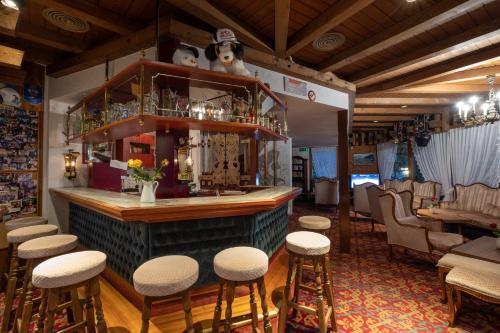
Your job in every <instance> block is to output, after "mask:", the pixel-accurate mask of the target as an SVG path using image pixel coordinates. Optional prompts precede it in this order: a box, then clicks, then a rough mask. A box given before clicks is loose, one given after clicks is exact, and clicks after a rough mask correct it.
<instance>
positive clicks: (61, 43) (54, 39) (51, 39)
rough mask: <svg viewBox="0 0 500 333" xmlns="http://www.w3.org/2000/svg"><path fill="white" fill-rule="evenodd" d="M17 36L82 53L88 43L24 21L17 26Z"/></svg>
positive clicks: (59, 48) (0, 31)
mask: <svg viewBox="0 0 500 333" xmlns="http://www.w3.org/2000/svg"><path fill="white" fill-rule="evenodd" d="M2 32H3V30H0V33H2ZM15 37H16V38H22V39H26V40H29V41H31V42H35V43H38V44H41V45H45V46H49V47H52V48H55V49H58V50H63V51H68V52H71V53H81V52H83V51H84V50H85V49H86V48H87V45H86V44H85V43H84V42H82V41H79V40H78V39H75V38H70V37H68V36H63V35H60V34H57V33H55V32H53V31H49V30H46V29H43V28H40V27H35V26H33V25H30V24H28V23H24V22H23V23H21V24H19V26H18V27H17V30H16V31H15Z"/></svg>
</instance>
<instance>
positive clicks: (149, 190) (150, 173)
mask: <svg viewBox="0 0 500 333" xmlns="http://www.w3.org/2000/svg"><path fill="white" fill-rule="evenodd" d="M169 163H170V162H169V161H168V160H167V159H164V160H163V161H161V165H160V167H159V168H154V169H145V168H144V167H143V163H142V161H141V160H139V159H130V160H128V162H127V164H128V167H129V168H130V169H131V170H132V174H131V176H132V178H133V179H135V180H137V181H140V182H141V183H142V192H141V202H145V203H152V202H155V200H156V196H155V193H156V189H157V188H158V184H159V183H158V180H160V179H161V178H162V177H163V173H162V170H163V168H166V167H167V166H168V165H169Z"/></svg>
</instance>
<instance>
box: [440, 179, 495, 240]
mask: <svg viewBox="0 0 500 333" xmlns="http://www.w3.org/2000/svg"><path fill="white" fill-rule="evenodd" d="M454 198H455V199H454V200H453V201H444V202H441V203H440V205H439V207H440V208H442V209H443V210H446V211H449V212H450V213H455V214H458V215H460V217H462V218H466V219H467V220H468V221H469V222H468V224H470V225H472V226H475V227H478V228H482V229H488V230H492V229H494V228H493V227H492V226H491V225H492V224H500V188H498V187H490V186H488V185H485V184H481V183H474V184H471V185H460V184H457V185H455V186H454Z"/></svg>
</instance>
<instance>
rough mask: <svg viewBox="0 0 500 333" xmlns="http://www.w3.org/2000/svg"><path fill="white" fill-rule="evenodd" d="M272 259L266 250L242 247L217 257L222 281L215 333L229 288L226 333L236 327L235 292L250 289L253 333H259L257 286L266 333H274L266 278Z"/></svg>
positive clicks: (217, 266) (215, 260) (214, 332)
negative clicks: (224, 294)
mask: <svg viewBox="0 0 500 333" xmlns="http://www.w3.org/2000/svg"><path fill="white" fill-rule="evenodd" d="M268 265H269V258H268V256H267V254H266V253H265V252H263V251H262V250H259V249H256V248H253V247H248V246H239V247H232V248H229V249H225V250H223V251H220V252H219V253H217V255H216V256H215V257H214V271H215V274H217V276H218V277H219V279H220V282H219V293H218V295H217V303H216V305H215V310H214V320H213V324H212V333H218V332H219V328H220V318H221V313H222V308H221V306H222V295H223V291H224V286H226V318H225V323H224V332H225V333H229V332H230V331H231V325H232V324H236V323H234V322H233V318H232V304H233V301H234V289H235V287H236V286H240V285H246V286H248V288H249V290H250V311H251V317H252V330H253V332H256V331H257V330H258V327H259V319H258V318H259V314H258V312H257V304H256V302H255V295H254V284H255V283H256V284H257V288H258V291H259V295H260V300H261V307H262V313H263V317H264V331H265V332H266V333H272V327H271V322H270V321H269V312H268V309H267V301H266V286H265V283H264V275H265V274H266V272H267V270H268Z"/></svg>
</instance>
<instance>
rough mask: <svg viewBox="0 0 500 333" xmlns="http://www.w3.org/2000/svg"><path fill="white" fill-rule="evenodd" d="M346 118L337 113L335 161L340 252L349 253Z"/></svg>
mask: <svg viewBox="0 0 500 333" xmlns="http://www.w3.org/2000/svg"><path fill="white" fill-rule="evenodd" d="M348 126H349V123H348V116H347V110H343V111H339V113H338V133H339V139H338V143H339V149H338V152H337V159H338V161H339V164H338V165H339V169H338V179H339V183H338V184H339V206H340V207H339V229H340V252H341V253H349V251H350V243H351V230H350V219H349V208H350V207H349V206H350V199H349V171H348V161H349V140H348Z"/></svg>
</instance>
